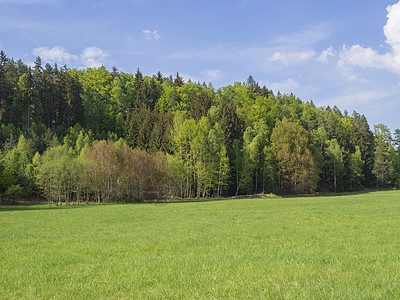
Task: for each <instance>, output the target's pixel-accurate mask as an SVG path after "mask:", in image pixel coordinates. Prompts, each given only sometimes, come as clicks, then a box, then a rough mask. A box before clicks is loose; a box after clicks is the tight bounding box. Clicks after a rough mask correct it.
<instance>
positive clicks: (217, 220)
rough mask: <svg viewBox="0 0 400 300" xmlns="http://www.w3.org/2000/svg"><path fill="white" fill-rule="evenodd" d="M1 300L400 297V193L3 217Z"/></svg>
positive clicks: (38, 211) (31, 209)
mask: <svg viewBox="0 0 400 300" xmlns="http://www.w3.org/2000/svg"><path fill="white" fill-rule="evenodd" d="M0 254H1V255H0V298H5V299H8V298H24V299H48V298H55V299H105V298H107V299H109V298H113V299H117V298H118V299H119V298H129V299H143V298H145V299H147V298H149V299H154V298H203V299H214V298H216V299H234V298H246V299H258V298H288V299H299V298H306V299H310V298H311V299H312V298H315V299H329V298H334V299H338V298H339V299H357V298H362V299H365V298H370V299H378V298H386V299H394V298H398V297H400V191H390V192H371V193H360V194H349V195H341V196H333V197H308V198H307V197H302V198H284V199H273V200H271V199H238V200H221V201H206V202H192V203H170V204H129V205H128V204H127V205H89V206H79V207H77V206H75V207H55V208H48V207H47V206H45V205H43V206H40V205H39V206H0Z"/></svg>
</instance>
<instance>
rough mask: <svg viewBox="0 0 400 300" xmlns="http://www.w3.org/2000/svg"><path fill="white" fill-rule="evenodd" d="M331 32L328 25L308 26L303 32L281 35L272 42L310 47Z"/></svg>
mask: <svg viewBox="0 0 400 300" xmlns="http://www.w3.org/2000/svg"><path fill="white" fill-rule="evenodd" d="M332 31H333V30H332V29H331V28H330V25H329V24H328V23H319V24H316V25H312V26H308V28H306V29H305V30H302V31H299V32H296V33H294V34H290V35H282V36H280V37H278V38H276V39H275V40H274V42H275V43H278V44H284V45H289V46H295V47H297V46H298V45H303V46H304V45H312V44H315V43H317V42H319V41H321V40H323V39H325V38H327V37H328V36H329V35H330V34H331V33H332Z"/></svg>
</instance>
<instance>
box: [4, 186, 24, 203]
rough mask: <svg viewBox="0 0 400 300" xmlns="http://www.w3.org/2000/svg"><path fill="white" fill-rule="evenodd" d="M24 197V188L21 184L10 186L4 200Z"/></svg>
mask: <svg viewBox="0 0 400 300" xmlns="http://www.w3.org/2000/svg"><path fill="white" fill-rule="evenodd" d="M22 195H23V188H22V187H21V186H20V185H19V184H14V185H12V186H10V187H9V188H8V189H7V191H5V193H4V198H9V199H13V200H15V199H18V198H20V197H21V196H22Z"/></svg>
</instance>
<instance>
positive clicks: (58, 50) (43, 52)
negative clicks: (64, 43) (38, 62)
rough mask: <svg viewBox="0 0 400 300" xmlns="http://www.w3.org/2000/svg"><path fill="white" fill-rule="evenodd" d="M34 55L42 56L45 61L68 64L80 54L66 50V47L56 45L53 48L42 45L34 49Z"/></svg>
mask: <svg viewBox="0 0 400 300" xmlns="http://www.w3.org/2000/svg"><path fill="white" fill-rule="evenodd" d="M33 55H35V56H40V57H41V58H42V60H43V61H46V62H49V63H59V64H62V65H64V64H68V63H70V62H71V61H76V60H77V59H78V56H76V55H73V54H71V53H69V52H68V51H66V50H65V49H64V48H62V47H59V46H55V47H53V48H48V47H40V48H35V49H33Z"/></svg>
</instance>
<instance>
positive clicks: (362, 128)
mask: <svg viewBox="0 0 400 300" xmlns="http://www.w3.org/2000/svg"><path fill="white" fill-rule="evenodd" d="M352 125H353V126H352V131H351V134H350V142H351V145H352V148H353V149H355V146H359V147H360V150H361V157H362V160H363V161H364V166H363V174H364V177H363V182H362V185H363V186H373V185H374V184H375V176H374V174H372V170H373V168H374V150H373V149H374V135H373V133H372V132H371V130H370V128H369V125H368V122H367V119H366V118H365V116H364V115H360V114H358V113H357V112H354V113H353V115H352Z"/></svg>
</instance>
